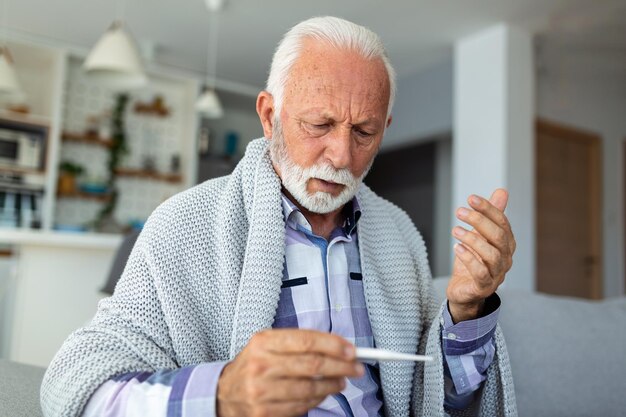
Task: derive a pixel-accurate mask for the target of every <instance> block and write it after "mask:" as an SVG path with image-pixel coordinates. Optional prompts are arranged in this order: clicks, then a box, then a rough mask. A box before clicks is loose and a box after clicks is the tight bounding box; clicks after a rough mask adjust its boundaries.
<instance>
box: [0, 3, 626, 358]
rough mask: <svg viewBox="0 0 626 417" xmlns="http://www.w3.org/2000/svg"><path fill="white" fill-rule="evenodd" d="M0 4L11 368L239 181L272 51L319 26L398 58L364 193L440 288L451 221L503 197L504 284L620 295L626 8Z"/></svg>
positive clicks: (2, 248) (48, 353)
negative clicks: (376, 201) (170, 221)
mask: <svg viewBox="0 0 626 417" xmlns="http://www.w3.org/2000/svg"><path fill="white" fill-rule="evenodd" d="M0 5H1V9H0V10H1V11H0V13H1V16H0V24H1V28H0V44H1V45H2V50H1V51H0V90H1V91H2V93H1V96H0V358H3V357H4V358H9V359H12V360H15V361H19V362H24V363H30V364H36V365H41V366H46V365H47V364H48V363H49V361H50V359H51V358H52V356H53V354H54V353H55V352H56V350H57V349H58V348H59V347H60V345H61V343H62V341H63V340H64V339H65V338H66V337H67V335H68V334H69V333H70V332H71V331H72V330H74V329H75V328H77V327H80V326H81V325H83V324H84V323H85V322H87V321H88V320H89V319H90V318H91V317H92V315H93V313H94V312H95V309H96V305H97V302H98V300H99V299H101V298H102V297H104V296H106V292H103V291H101V290H102V289H103V288H105V287H108V288H109V289H110V288H112V285H114V281H115V278H116V274H118V275H119V271H120V270H121V269H120V268H123V265H124V262H125V258H124V256H123V255H120V257H119V258H118V260H117V262H114V259H115V257H116V253H117V252H118V250H119V248H120V245H121V243H122V241H123V239H124V236H127V235H128V234H129V233H131V236H132V233H133V232H132V231H133V230H139V229H140V228H141V226H142V225H143V223H144V222H145V220H146V219H147V217H148V216H149V214H150V213H151V211H152V210H154V208H155V207H156V206H157V205H158V204H160V203H161V202H162V201H164V200H165V199H167V198H169V197H170V196H172V195H174V194H175V193H178V192H180V191H182V190H184V189H187V188H189V187H191V186H193V185H195V184H197V183H200V182H202V181H205V180H207V179H210V178H213V177H217V176H221V175H225V174H228V173H229V172H230V171H231V170H232V169H233V167H234V166H235V165H236V163H237V161H238V160H239V158H240V157H241V156H242V154H243V152H244V150H245V147H246V145H247V143H248V142H249V141H250V140H252V139H254V138H257V137H260V136H262V130H261V126H260V124H259V121H258V118H257V115H256V112H255V99H256V95H257V94H258V92H259V91H261V90H262V89H263V87H264V83H265V79H266V77H267V72H268V68H269V64H270V61H271V58H272V54H273V51H274V48H275V46H276V44H277V43H278V41H279V40H280V38H281V36H282V35H283V34H284V33H285V32H286V31H287V30H288V29H289V28H290V27H291V26H293V25H294V24H296V23H298V22H299V21H301V20H304V19H306V18H309V17H312V16H316V15H336V16H339V17H343V18H346V19H349V20H352V21H354V22H356V23H359V24H362V25H365V26H367V27H369V28H371V29H372V30H374V31H375V32H377V33H378V34H379V35H380V36H381V38H382V40H383V41H384V43H385V45H386V47H387V49H388V52H389V56H390V58H391V61H392V63H393V65H394V66H395V68H396V70H397V73H398V95H397V101H396V104H395V108H394V111H393V124H392V126H391V128H390V129H388V131H387V133H386V136H385V139H384V141H383V145H382V148H381V151H380V154H379V156H378V157H377V160H376V162H375V164H374V168H373V169H372V171H371V173H370V174H369V176H368V177H367V178H366V180H365V182H366V183H367V184H368V185H370V186H371V187H372V188H373V189H374V190H375V191H376V192H378V193H379V194H380V195H382V196H384V197H385V198H387V199H389V200H391V201H392V202H395V203H396V204H398V205H399V206H400V207H402V208H403V209H404V210H406V211H407V213H408V214H409V215H410V216H411V218H412V219H413V220H414V222H415V224H416V225H417V227H418V229H419V230H420V231H421V233H422V234H423V236H424V238H425V240H426V242H427V246H428V248H429V256H430V263H431V268H432V272H433V275H434V276H446V275H449V274H450V270H451V261H452V251H451V248H452V245H453V243H454V242H453V239H452V238H451V228H452V227H453V225H454V210H455V209H456V208H457V207H459V206H460V205H467V203H466V198H467V197H468V196H469V195H470V194H472V193H477V194H481V195H484V196H489V195H490V193H491V192H492V191H493V189H495V188H496V187H505V188H507V189H508V190H509V192H510V203H509V207H508V209H507V213H508V215H509V217H510V220H511V222H512V224H513V228H514V232H515V234H516V238H517V240H518V251H517V253H516V257H515V265H514V267H513V269H512V271H511V272H510V274H509V276H508V278H507V284H506V285H507V286H509V287H510V288H515V289H521V290H526V291H539V292H543V293H549V294H556V295H563V296H571V297H578V298H586V299H596V300H598V299H605V298H613V297H620V296H623V295H624V292H625V287H626V272H625V267H624V258H625V254H626V247H625V242H624V236H625V228H626V221H625V218H626V209H625V203H624V198H625V195H626V194H625V192H624V190H625V189H626V170H625V167H624V165H625V161H626V2H625V1H622V0H620V1H616V0H586V1H578V0H523V1H512V0H511V1H502V0H466V1H462V2H459V1H454V0H437V1H434V0H433V1H426V0H412V1H400V0H389V1H386V2H378V1H372V0H365V1H364V0H358V1H357V0H346V1H341V2H337V1H331V0H318V1H315V2H303V1H279V0H264V1H262V2H258V1H252V0H226V1H224V2H221V1H217V0H208V1H203V0H178V1H166V0H149V1H148V0H117V1H111V0H90V1H85V0H46V1H44V0H20V1H17V0H1V1H0ZM127 246H128V245H127ZM131 246H132V244H131ZM115 265H117V266H115ZM120 265H121V266H120ZM107 280H109V284H110V285H108V286H107V285H106V283H107ZM111 280H112V283H111V282H110V281H111Z"/></svg>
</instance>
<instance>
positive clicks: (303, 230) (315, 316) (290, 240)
mask: <svg viewBox="0 0 626 417" xmlns="http://www.w3.org/2000/svg"><path fill="white" fill-rule="evenodd" d="M345 210H346V211H345V212H344V214H345V219H346V220H345V222H344V224H343V226H342V227H338V228H336V229H335V230H334V231H333V232H332V233H331V236H330V238H329V239H328V241H327V240H326V239H324V238H322V237H319V236H316V235H315V234H313V232H312V230H311V225H310V224H309V222H308V221H307V220H306V218H305V217H304V215H303V214H302V213H301V212H300V211H299V210H298V208H297V207H296V206H295V205H294V204H293V203H292V202H291V201H289V199H287V198H286V197H285V196H283V213H284V217H285V227H286V229H285V266H284V268H283V285H282V288H281V294H280V300H279V303H278V309H277V312H276V317H275V321H274V325H273V327H274V328H286V327H291V328H300V329H314V330H319V331H324V332H330V333H334V334H337V335H340V336H342V337H344V338H346V339H347V340H349V341H351V342H352V343H354V344H355V345H356V346H359V347H374V346H375V342H374V338H373V335H372V329H371V327H370V321H369V316H368V314H367V309H366V305H365V295H364V293H363V281H362V276H361V263H360V257H359V250H358V237H357V227H356V226H357V223H358V220H359V217H360V215H361V211H360V208H359V205H358V202H357V200H356V198H354V199H353V200H352V203H351V204H348V205H346V209H345ZM499 306H500V300H499V298H498V297H497V296H496V295H495V294H494V296H493V297H490V298H489V299H488V300H487V303H486V313H487V314H486V316H485V317H481V318H480V319H476V320H470V321H465V322H461V323H458V324H456V325H455V324H453V322H452V318H451V317H450V313H449V312H448V309H445V310H444V317H443V320H442V323H441V327H442V338H443V342H444V343H443V349H444V358H445V367H444V376H445V380H446V381H445V404H446V406H448V407H452V408H464V407H466V406H467V405H468V404H469V403H470V402H471V401H472V400H473V397H474V392H475V391H476V390H478V388H480V385H481V383H482V381H484V380H485V378H486V371H487V368H488V367H489V365H490V364H491V362H492V360H493V356H494V352H495V347H494V344H493V333H494V331H495V326H496V323H497V316H498V312H499ZM225 365H226V362H212V363H206V364H200V365H196V366H190V367H186V368H181V369H176V370H167V371H158V372H155V373H146V372H142V373H129V374H124V375H121V376H118V377H115V378H112V379H110V380H109V381H107V382H105V383H104V384H103V385H102V386H100V388H98V390H97V391H96V392H95V393H94V395H93V396H92V397H91V399H90V400H89V402H88V404H87V406H86V408H85V410H84V412H83V417H95V416H108V417H121V416H130V415H133V416H134V415H137V416H144V415H150V416H154V417H160V416H163V417H166V416H167V417H169V416H179V417H191V416H198V415H205V416H215V415H216V410H215V395H216V391H217V381H218V379H219V375H220V373H221V371H222V369H223V367H224V366H225ZM365 365H366V366H365V369H366V372H365V375H364V376H363V377H361V378H349V379H348V380H347V384H346V388H345V389H344V390H343V391H342V392H341V393H339V394H336V395H333V396H329V397H327V398H326V399H325V400H324V401H323V402H322V403H321V404H320V405H319V406H318V407H317V408H315V409H313V410H311V411H309V413H308V415H309V416H310V417H319V416H378V415H381V414H382V395H381V390H380V380H379V376H378V365H377V364H376V363H375V362H369V363H365Z"/></svg>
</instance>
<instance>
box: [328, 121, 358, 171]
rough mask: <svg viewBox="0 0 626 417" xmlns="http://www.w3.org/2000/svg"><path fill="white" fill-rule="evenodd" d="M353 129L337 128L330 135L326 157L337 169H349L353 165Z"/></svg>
mask: <svg viewBox="0 0 626 417" xmlns="http://www.w3.org/2000/svg"><path fill="white" fill-rule="evenodd" d="M351 135H352V129H350V128H344V127H337V128H336V129H335V131H334V132H333V134H332V135H329V137H328V139H327V143H326V150H325V157H326V159H327V160H328V161H329V162H330V163H331V164H332V166H333V167H334V168H335V169H342V168H348V169H350V165H351V164H352V137H351Z"/></svg>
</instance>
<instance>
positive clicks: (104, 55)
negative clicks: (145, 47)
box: [84, 20, 148, 89]
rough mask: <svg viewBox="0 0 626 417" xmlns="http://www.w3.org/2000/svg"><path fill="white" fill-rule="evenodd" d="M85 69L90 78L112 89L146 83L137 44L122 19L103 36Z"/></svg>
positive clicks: (87, 60)
mask: <svg viewBox="0 0 626 417" xmlns="http://www.w3.org/2000/svg"><path fill="white" fill-rule="evenodd" d="M84 69H85V71H86V73H87V74H88V75H89V77H90V78H91V79H93V80H95V81H97V82H100V83H103V84H106V85H108V86H110V87H113V88H119V89H128V88H138V87H141V86H144V85H145V84H147V82H148V77H147V76H146V73H145V71H144V67H143V63H142V61H141V57H140V56H139V52H138V50H137V45H136V43H135V41H134V39H133V38H132V36H131V35H130V33H129V32H128V31H127V30H126V28H125V27H124V24H123V23H122V21H121V20H117V21H115V22H113V24H112V25H111V27H109V29H108V30H107V31H106V32H105V33H104V34H103V35H102V37H101V38H100V40H99V41H98V42H97V43H96V45H95V46H94V47H93V49H92V50H91V52H90V53H89V55H88V56H87V59H86V60H85V64H84Z"/></svg>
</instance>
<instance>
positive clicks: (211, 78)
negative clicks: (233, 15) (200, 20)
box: [196, 0, 224, 119]
mask: <svg viewBox="0 0 626 417" xmlns="http://www.w3.org/2000/svg"><path fill="white" fill-rule="evenodd" d="M205 1H206V6H207V9H208V10H209V14H210V16H211V19H210V22H209V29H210V33H209V50H208V53H207V71H208V73H207V82H206V87H205V89H204V92H203V93H202V94H201V95H200V97H199V98H198V101H197V102H196V111H197V112H198V113H200V114H202V115H203V116H204V117H206V118H209V119H219V118H220V117H222V116H224V109H223V107H222V103H221V102H220V98H219V97H218V95H217V93H216V92H215V81H216V78H217V74H216V72H217V16H216V15H217V12H218V11H219V10H221V9H222V7H223V5H224V1H223V0H205Z"/></svg>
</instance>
